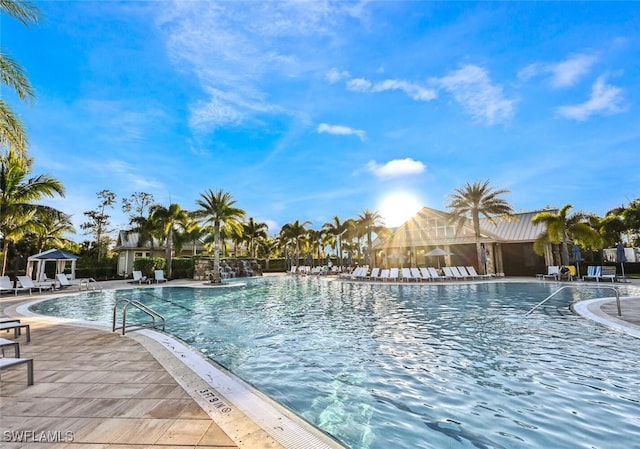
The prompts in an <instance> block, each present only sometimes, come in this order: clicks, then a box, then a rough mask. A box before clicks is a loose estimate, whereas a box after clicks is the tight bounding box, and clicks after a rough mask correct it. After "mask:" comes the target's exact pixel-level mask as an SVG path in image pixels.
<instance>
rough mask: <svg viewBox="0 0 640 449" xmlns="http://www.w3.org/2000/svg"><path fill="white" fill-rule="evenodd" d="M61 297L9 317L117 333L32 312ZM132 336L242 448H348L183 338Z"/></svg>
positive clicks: (149, 333)
mask: <svg viewBox="0 0 640 449" xmlns="http://www.w3.org/2000/svg"><path fill="white" fill-rule="evenodd" d="M78 294H79V293H78ZM56 296H58V295H49V296H47V297H40V298H38V299H34V300H26V301H23V302H20V303H18V304H13V305H9V306H8V307H6V308H5V313H7V314H8V315H11V316H15V317H19V316H22V317H27V318H34V319H37V320H41V321H44V322H49V323H51V324H53V325H55V324H62V325H72V326H79V327H89V328H94V329H99V330H103V331H107V332H110V331H111V329H110V325H108V324H107V323H104V322H95V321H87V320H76V319H65V318H60V317H53V316H48V315H41V314H38V313H35V312H32V311H31V310H29V308H30V307H31V306H33V305H34V304H37V303H39V302H42V301H46V300H49V299H54V298H55V297H56ZM59 296H74V295H69V294H64V295H59ZM126 337H127V338H131V339H133V340H135V341H137V342H138V343H140V344H141V345H142V346H143V347H144V348H145V350H147V351H148V352H149V353H150V354H151V355H152V356H153V357H154V358H155V359H156V360H157V361H158V363H160V364H161V365H162V366H163V368H164V369H165V370H166V371H167V373H169V374H170V375H171V376H172V377H173V378H174V379H175V381H176V382H177V383H178V384H179V385H180V386H181V387H182V388H183V389H184V390H185V391H186V392H187V394H188V395H189V396H190V397H191V398H192V399H193V400H194V401H195V402H196V403H197V404H198V405H199V406H200V407H201V408H202V410H204V411H205V412H206V413H207V414H208V415H209V417H210V418H211V419H212V420H213V421H214V422H215V423H216V424H217V425H218V426H219V427H220V428H221V429H222V430H223V431H224V432H225V433H227V435H228V436H229V437H230V438H231V439H232V440H233V441H234V443H235V444H237V445H238V447H239V448H247V449H252V448H261V447H264V448H272V447H284V448H291V449H297V448H303V447H304V448H310V449H345V446H343V445H342V444H340V443H339V442H338V441H337V440H335V439H334V438H332V437H331V436H330V435H328V434H326V433H324V432H323V431H322V430H320V429H319V428H317V427H315V426H314V425H313V424H311V423H309V422H307V421H305V420H304V419H303V418H301V417H299V416H298V415H296V414H295V413H294V412H292V411H290V410H288V409H287V408H286V407H284V406H283V405H281V404H279V403H278V402H277V401H275V400H273V399H271V398H270V397H268V396H267V395H265V394H264V393H262V392H260V391H259V390H258V389H257V388H255V387H253V386H251V385H250V384H248V383H247V382H245V381H244V380H242V379H241V378H239V377H237V376H235V375H234V374H233V373H231V372H229V371H228V370H225V369H224V368H223V367H221V366H219V365H218V364H217V363H215V362H214V361H212V360H210V359H207V358H206V357H205V356H204V355H202V354H201V353H200V352H199V351H197V350H196V349H194V348H192V347H190V346H188V345H187V344H186V343H184V342H182V341H180V340H179V339H178V338H175V337H173V336H172V335H169V334H165V333H162V332H160V331H154V330H150V329H142V330H137V331H133V332H129V333H127V334H126Z"/></svg>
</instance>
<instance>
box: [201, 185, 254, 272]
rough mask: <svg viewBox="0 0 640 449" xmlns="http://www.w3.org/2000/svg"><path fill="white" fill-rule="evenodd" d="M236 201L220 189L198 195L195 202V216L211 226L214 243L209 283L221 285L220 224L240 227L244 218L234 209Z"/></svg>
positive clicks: (240, 211) (241, 212) (242, 212)
mask: <svg viewBox="0 0 640 449" xmlns="http://www.w3.org/2000/svg"><path fill="white" fill-rule="evenodd" d="M235 203H236V201H235V200H234V199H233V197H232V196H231V194H230V193H229V192H225V191H223V190H222V189H220V190H218V191H217V192H214V191H212V190H211V189H209V190H207V191H206V192H205V193H201V194H200V199H198V200H196V204H197V205H198V206H200V209H198V210H197V211H195V212H194V213H195V214H196V216H198V217H200V218H201V219H203V220H204V223H205V224H213V232H214V243H213V275H212V279H211V282H212V283H214V284H221V283H222V277H221V276H220V226H221V225H222V224H226V225H229V226H231V227H241V226H242V225H241V224H240V222H239V221H240V220H242V219H243V218H244V216H245V211H244V210H242V209H240V208H237V207H234V204H235Z"/></svg>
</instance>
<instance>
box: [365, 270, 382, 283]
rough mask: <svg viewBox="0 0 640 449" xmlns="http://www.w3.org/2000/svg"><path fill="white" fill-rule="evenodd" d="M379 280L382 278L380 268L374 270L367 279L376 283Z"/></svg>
mask: <svg viewBox="0 0 640 449" xmlns="http://www.w3.org/2000/svg"><path fill="white" fill-rule="evenodd" d="M378 278H380V268H377V267H374V268H372V269H371V273H369V276H367V277H366V279H369V280H370V281H374V280H376V279H378Z"/></svg>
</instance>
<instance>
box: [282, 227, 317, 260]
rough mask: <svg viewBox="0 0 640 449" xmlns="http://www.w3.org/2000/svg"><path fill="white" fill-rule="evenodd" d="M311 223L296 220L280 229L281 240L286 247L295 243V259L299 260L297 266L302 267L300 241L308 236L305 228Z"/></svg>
mask: <svg viewBox="0 0 640 449" xmlns="http://www.w3.org/2000/svg"><path fill="white" fill-rule="evenodd" d="M310 224H311V222H310V221H304V222H302V223H300V220H296V221H294V222H293V223H287V224H285V225H283V226H282V229H280V240H281V242H282V243H284V245H285V246H286V245H288V244H289V243H293V246H294V248H295V254H294V257H293V259H296V260H297V264H298V265H300V241H301V240H302V238H303V237H304V236H305V235H306V234H307V230H306V228H305V226H306V225H310Z"/></svg>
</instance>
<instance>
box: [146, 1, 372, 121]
mask: <svg viewBox="0 0 640 449" xmlns="http://www.w3.org/2000/svg"><path fill="white" fill-rule="evenodd" d="M162 5H163V6H164V9H163V11H162V13H161V14H160V16H159V17H158V19H157V21H156V23H157V26H158V29H159V32H160V33H162V35H163V36H164V38H165V41H166V42H165V44H166V48H167V53H168V55H169V58H170V59H171V60H172V62H173V63H174V65H175V66H176V67H178V68H179V70H181V71H184V72H186V73H188V74H193V75H194V79H195V80H196V82H197V83H198V84H199V86H200V88H201V89H202V90H203V91H204V92H205V96H204V97H202V98H200V99H199V100H196V101H194V102H193V104H191V105H190V111H191V114H192V117H191V119H190V124H191V126H192V127H194V128H195V130H197V131H198V132H210V131H213V130H215V129H216V128H218V127H221V126H237V125H240V124H243V123H245V122H246V121H247V120H251V119H256V118H257V117H259V116H260V115H262V114H282V113H284V114H295V113H296V112H297V111H290V110H286V109H285V107H283V106H282V104H279V101H280V99H279V98H278V97H275V96H273V95H268V94H267V92H268V90H269V86H272V85H274V84H277V83H278V82H282V80H283V79H284V80H290V79H295V78H299V77H301V76H303V75H304V74H305V73H308V72H310V71H314V70H317V65H318V61H317V58H316V57H315V55H314V54H313V53H310V52H309V51H308V49H309V47H310V46H311V45H312V43H313V42H315V40H316V39H318V38H325V39H331V38H332V37H333V36H334V34H335V29H336V28H339V26H340V24H341V23H342V21H344V20H347V19H349V18H354V17H355V18H356V19H360V18H361V17H365V15H366V11H365V10H364V9H363V8H364V6H363V5H358V7H355V6H354V5H352V4H346V3H342V2H307V1H304V2H300V1H287V2H285V1H278V2H254V3H251V4H250V5H251V6H250V7H248V4H247V3H245V2H228V1H223V2H213V1H211V2H192V1H175V2H162ZM331 76H334V77H335V76H343V77H344V76H345V74H344V73H343V72H339V71H337V70H336V72H335V73H333V74H332V75H331ZM212 92H216V94H213V93H212ZM283 103H286V101H283Z"/></svg>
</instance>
